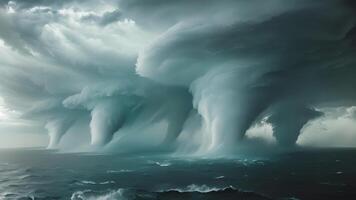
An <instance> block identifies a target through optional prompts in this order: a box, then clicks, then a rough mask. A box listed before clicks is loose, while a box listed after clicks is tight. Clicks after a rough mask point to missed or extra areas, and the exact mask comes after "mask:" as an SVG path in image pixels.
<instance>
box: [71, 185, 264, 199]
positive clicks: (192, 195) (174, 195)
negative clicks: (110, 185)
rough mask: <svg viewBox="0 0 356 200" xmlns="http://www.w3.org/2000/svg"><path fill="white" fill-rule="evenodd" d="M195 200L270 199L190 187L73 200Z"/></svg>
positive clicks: (84, 194)
mask: <svg viewBox="0 0 356 200" xmlns="http://www.w3.org/2000/svg"><path fill="white" fill-rule="evenodd" d="M136 199H141V200H176V199H184V200H195V199H206V200H213V199H214V200H215V199H224V200H232V199H234V200H235V199H244V200H268V199H270V198H268V197H266V196H263V195H260V194H257V193H254V192H248V191H241V190H238V189H236V188H235V187H233V186H229V187H225V188H218V187H209V186H207V185H195V184H192V185H189V186H187V187H186V188H183V189H169V190H162V191H158V192H150V191H145V190H136V189H123V188H120V189H118V190H106V191H93V190H84V191H77V192H74V193H73V194H72V196H71V200H136Z"/></svg>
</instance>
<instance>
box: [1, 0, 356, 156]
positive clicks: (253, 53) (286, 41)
mask: <svg viewBox="0 0 356 200" xmlns="http://www.w3.org/2000/svg"><path fill="white" fill-rule="evenodd" d="M0 5H1V8H0V9H1V13H0V28H1V29H0V38H1V41H0V48H1V51H2V52H3V54H2V55H0V57H1V58H2V59H1V60H0V66H1V68H0V72H1V74H0V83H1V85H0V96H1V97H2V98H4V100H5V102H6V103H7V106H8V107H11V108H12V109H16V110H18V111H19V112H21V113H23V117H24V118H27V119H30V120H34V121H40V122H41V123H42V124H43V125H44V127H45V128H46V129H47V130H48V132H49V135H50V137H51V140H50V142H51V144H50V146H51V147H55V146H56V145H58V143H59V142H60V141H61V138H62V136H63V135H64V134H65V133H66V132H70V131H71V127H72V126H85V127H90V136H91V143H92V144H94V145H95V146H101V145H105V144H107V143H110V149H116V148H113V146H117V148H119V147H120V146H121V145H124V146H125V145H126V147H129V146H131V147H130V148H132V146H135V145H131V143H132V141H136V142H139V143H140V144H142V143H147V144H149V145H148V146H150V145H151V146H150V147H152V146H154V144H156V145H157V144H165V145H166V146H175V145H177V146H176V147H178V148H179V145H182V146H184V145H183V144H179V142H177V138H179V137H180V135H181V133H191V136H190V137H191V138H192V139H187V140H185V141H184V142H185V143H195V142H197V141H194V140H199V142H201V143H202V145H201V146H200V147H198V149H199V151H202V152H210V151H220V150H221V151H225V150H227V149H231V148H234V147H235V146H238V145H239V144H240V143H242V142H243V140H244V139H245V133H246V131H247V130H248V129H249V128H250V127H251V126H252V125H254V124H255V123H259V120H261V119H265V118H269V120H267V121H266V122H269V123H271V124H272V125H273V127H274V136H275V137H276V139H277V141H278V142H279V143H280V144H285V145H293V144H294V143H295V141H296V140H297V138H298V135H299V132H300V131H301V129H302V128H303V127H304V125H305V124H306V123H308V122H309V121H310V120H312V119H315V118H317V117H320V116H321V111H319V110H317V109H316V108H317V107H328V106H334V107H335V106H336V107H337V106H352V105H355V100H356V93H355V92H356V90H355V85H356V82H355V79H354V75H355V74H356V68H355V64H356V63H355V59H354V57H355V50H354V48H355V41H356V34H355V27H356V25H355V9H354V7H353V3H352V2H351V1H336V0H335V1H334V0H325V1H321V0H318V1H312V2H311V1H306V0H293V1H288V2H286V1H284V0H272V1H259V0H239V1H236V0H222V1H213V0H197V1H188V0H180V1H166V0H146V1H143V0H141V1H140V0H119V1H100V2H97V1H79V0H72V1H46V0H38V1H0ZM290 113H291V114H290ZM86 118H90V120H89V121H86V120H81V119H86ZM78 121H81V122H80V123H81V124H79V122H78ZM85 123H86V124H85ZM78 124H79V125H78ZM192 124H195V125H194V126H193V125H192ZM287 127H288V128H287ZM139 129H140V130H139ZM287 129H288V131H287ZM142 130H145V131H142ZM141 132H145V133H142V134H140V133H141ZM149 133H150V134H149ZM151 133H152V134H151ZM195 133H199V134H202V135H203V137H202V138H198V137H196V136H194V134H195ZM145 134H146V135H145ZM193 138H194V139H193ZM197 138H198V139H197ZM151 143H152V144H151ZM133 144H134V143H133Z"/></svg>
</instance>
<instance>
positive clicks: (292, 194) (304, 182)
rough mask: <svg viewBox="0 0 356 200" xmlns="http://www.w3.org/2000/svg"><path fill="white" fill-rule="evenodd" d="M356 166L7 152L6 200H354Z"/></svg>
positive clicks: (288, 157)
mask: <svg viewBox="0 0 356 200" xmlns="http://www.w3.org/2000/svg"><path fill="white" fill-rule="evenodd" d="M354 163H356V150H354V149H323V150H320V149H315V150H301V151H294V152H289V153H284V154H275V155H273V156H268V157H260V158H242V157H240V158H238V157H236V158H228V159H226V158H225V159H223V158H220V159H209V158H197V157H191V158H187V157H185V158H181V157H172V156H168V155H140V156H138V155H99V154H82V153H81V154H79V153H78V154H73V153H59V152H56V151H50V150H41V149H2V150H0V199H2V200H15V199H23V200H25V199H26V200H27V199H29V200H34V199H43V200H52V199H54V200H55V199H68V200H116V199H118V200H133V199H135V200H136V199H137V200H145V199H149V200H173V199H174V200H178V199H184V200H190V199H191V200H197V199H199V200H203V199H207V200H210V199H218V200H229V199H243V200H250V199H254V200H260V199H261V200H262V199H291V200H292V199H293V200H295V199H313V200H318V199H323V200H325V199H338V200H340V199H354V198H355V197H356V168H355V165H354Z"/></svg>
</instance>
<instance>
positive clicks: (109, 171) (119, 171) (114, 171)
mask: <svg viewBox="0 0 356 200" xmlns="http://www.w3.org/2000/svg"><path fill="white" fill-rule="evenodd" d="M125 172H133V170H130V169H120V170H107V171H106V173H108V174H115V173H125Z"/></svg>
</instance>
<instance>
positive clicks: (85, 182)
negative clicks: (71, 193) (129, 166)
mask: <svg viewBox="0 0 356 200" xmlns="http://www.w3.org/2000/svg"><path fill="white" fill-rule="evenodd" d="M75 184H77V185H107V184H115V181H102V182H95V181H87V180H82V181H75Z"/></svg>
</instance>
